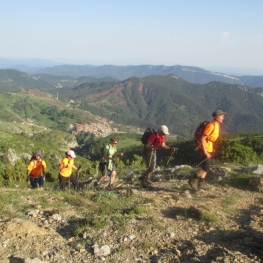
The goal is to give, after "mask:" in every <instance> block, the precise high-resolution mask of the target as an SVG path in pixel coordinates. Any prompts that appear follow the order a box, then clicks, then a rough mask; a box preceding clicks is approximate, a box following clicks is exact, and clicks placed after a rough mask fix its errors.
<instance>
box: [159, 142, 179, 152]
mask: <svg viewBox="0 0 263 263" xmlns="http://www.w3.org/2000/svg"><path fill="white" fill-rule="evenodd" d="M161 146H162V148H163V149H165V150H168V151H172V152H175V151H176V150H177V148H176V147H170V146H168V145H166V144H165V142H163V143H162V144H161Z"/></svg>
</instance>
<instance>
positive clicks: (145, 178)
mask: <svg viewBox="0 0 263 263" xmlns="http://www.w3.org/2000/svg"><path fill="white" fill-rule="evenodd" d="M168 134H169V131H168V128H167V126H165V125H162V126H161V127H160V129H159V130H158V131H157V133H152V134H150V136H149V137H148V139H147V143H146V144H145V145H144V149H143V154H144V161H145V164H146V171H145V172H144V173H143V174H142V176H140V177H139V180H140V183H141V186H142V187H143V188H147V186H148V185H150V184H151V183H152V182H151V181H150V179H149V174H151V173H152V172H153V171H154V169H155V167H156V150H157V149H158V147H159V146H161V147H162V148H163V149H165V150H168V151H172V152H175V151H176V150H177V148H175V147H170V146H168V145H166V144H165V135H168Z"/></svg>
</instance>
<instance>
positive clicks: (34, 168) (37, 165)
mask: <svg viewBox="0 0 263 263" xmlns="http://www.w3.org/2000/svg"><path fill="white" fill-rule="evenodd" d="M46 167H47V165H46V162H45V161H38V160H32V161H31V162H30V163H29V165H28V167H27V170H28V171H30V175H31V176H32V177H33V178H38V177H39V176H40V175H41V174H42V173H43V171H44V169H46Z"/></svg>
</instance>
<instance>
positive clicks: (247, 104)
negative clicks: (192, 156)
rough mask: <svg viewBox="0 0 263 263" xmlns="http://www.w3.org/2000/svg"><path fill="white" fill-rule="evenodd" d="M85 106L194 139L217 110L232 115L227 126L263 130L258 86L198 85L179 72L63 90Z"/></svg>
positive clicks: (229, 129)
mask: <svg viewBox="0 0 263 263" xmlns="http://www.w3.org/2000/svg"><path fill="white" fill-rule="evenodd" d="M60 96H62V97H63V98H66V99H69V98H73V99H74V100H75V101H76V102H79V103H80V104H79V107H80V108H81V109H83V110H88V111H90V112H92V113H93V114H97V115H102V116H105V117H106V118H108V119H112V120H114V121H115V122H117V123H123V124H128V123H129V124H131V125H133V126H138V127H141V128H145V127H146V126H149V125H153V126H155V127H156V126H159V125H161V124H166V125H167V126H168V127H169V128H170V129H171V132H172V133H173V134H176V135H179V136H180V137H181V138H190V137H192V134H193V132H194V129H195V128H196V126H197V125H198V123H199V122H201V121H203V120H211V119H212V116H211V114H212V112H213V111H214V110H215V109H223V110H224V111H226V112H227V113H228V114H227V116H226V118H225V121H224V124H223V130H225V131H227V132H229V133H232V132H260V131H262V129H263V116H262V114H261V112H262V110H263V98H262V96H261V95H259V94H258V93H256V92H254V91H253V89H249V88H245V87H243V86H239V85H229V84H224V83H220V82H211V83H209V84H205V85H197V84H192V83H189V82H186V81H185V80H183V79H181V78H179V77H177V76H175V75H168V76H149V77H145V78H130V79H128V80H125V81H123V82H120V83H118V84H110V83H84V84H82V85H80V86H78V87H75V88H72V89H70V88H67V89H62V90H61V91H60Z"/></svg>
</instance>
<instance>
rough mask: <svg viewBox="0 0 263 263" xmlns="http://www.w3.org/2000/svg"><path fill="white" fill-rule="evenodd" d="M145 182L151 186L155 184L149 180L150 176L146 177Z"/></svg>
mask: <svg viewBox="0 0 263 263" xmlns="http://www.w3.org/2000/svg"><path fill="white" fill-rule="evenodd" d="M144 182H145V184H146V185H151V184H152V183H153V182H152V181H151V180H150V179H149V177H148V176H145V177H144Z"/></svg>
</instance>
